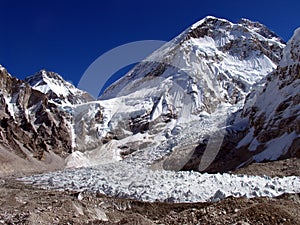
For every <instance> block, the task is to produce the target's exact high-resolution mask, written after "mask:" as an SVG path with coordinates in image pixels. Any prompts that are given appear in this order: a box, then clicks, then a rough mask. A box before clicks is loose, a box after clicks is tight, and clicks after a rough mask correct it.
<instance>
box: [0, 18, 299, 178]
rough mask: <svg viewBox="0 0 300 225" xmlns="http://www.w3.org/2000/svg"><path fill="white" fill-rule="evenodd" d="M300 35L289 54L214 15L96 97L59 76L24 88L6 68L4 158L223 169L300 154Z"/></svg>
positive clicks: (278, 43) (271, 36)
mask: <svg viewBox="0 0 300 225" xmlns="http://www.w3.org/2000/svg"><path fill="white" fill-rule="evenodd" d="M298 33H299V32H295V35H294V37H293V38H292V39H291V40H290V41H289V42H288V44H287V46H286V47H285V43H284V42H283V40H281V39H280V37H278V36H277V35H276V34H275V33H274V32H272V31H270V30H269V29H268V28H267V27H265V26H264V25H262V24H260V23H258V22H252V21H250V20H247V19H242V20H241V21H240V22H238V23H232V22H229V21H227V20H224V19H219V18H215V17H211V16H208V17H206V18H204V19H202V20H201V21H199V22H197V23H195V24H194V25H192V26H191V27H189V28H187V29H186V30H185V31H184V32H183V33H181V34H180V35H179V36H177V37H176V38H174V39H173V40H171V41H170V42H168V43H167V44H165V45H164V46H162V47H161V48H160V49H158V50H156V51H155V52H154V53H152V54H151V55H150V56H148V57H147V58H146V59H145V60H143V61H142V62H141V63H139V64H138V65H136V66H135V67H134V68H133V69H132V70H131V71H130V72H129V73H127V74H126V75H125V76H124V77H122V78H121V79H119V80H118V81H116V82H115V83H113V84H112V85H111V86H110V87H108V88H107V89H106V91H105V92H104V93H103V95H102V96H100V98H99V100H93V99H92V98H91V97H90V96H89V94H87V93H86V92H83V91H81V90H79V89H77V88H75V87H74V86H73V85H72V84H70V83H68V82H66V81H64V80H63V78H62V77H61V76H60V75H58V74H56V73H53V72H47V71H45V70H42V71H40V72H38V73H37V74H35V75H33V76H30V77H28V78H26V79H25V81H20V80H18V79H16V78H12V77H11V76H10V75H9V74H8V73H7V72H6V70H5V69H4V68H3V67H1V71H0V74H1V76H2V79H1V81H0V82H1V83H0V88H1V89H0V91H1V94H0V100H1V102H2V103H3V104H2V105H1V108H0V113H1V114H0V115H1V133H0V134H1V135H0V146H1V147H0V149H1V152H2V155H3V158H9V159H11V160H10V161H11V163H10V164H9V163H8V165H11V166H10V167H13V165H14V164H13V163H12V161H13V160H12V159H16V158H18V160H19V158H20V160H21V161H22V163H24V162H25V161H26V160H27V161H28V158H30V157H31V158H34V162H35V164H36V165H37V166H39V165H40V164H39V163H41V164H43V165H44V164H47V163H48V164H49V162H52V164H53V162H59V163H57V164H53V165H52V164H51V163H50V164H51V166H52V168H55V167H58V164H59V166H60V167H65V166H66V167H81V166H93V165H98V164H107V163H110V162H116V163H118V161H120V160H122V161H124V162H126V163H127V162H130V163H136V164H139V165H145V166H146V165H147V166H149V167H151V168H155V169H163V170H175V171H178V170H191V169H192V170H199V171H209V172H219V171H228V170H231V169H234V168H236V167H240V166H244V165H247V164H248V163H250V162H252V161H264V160H276V159H278V158H281V157H292V156H299V147H297V146H299V144H297V143H299V126H298V125H299V124H298V123H299V101H298V100H299V99H298V98H299V96H298V95H299V94H298V93H297V90H299V84H298V83H299V82H298V81H299V76H298V75H299V37H298V36H299V34H298ZM278 65H279V66H278ZM297 88H298V89H297ZM272 96H278V99H277V101H276V102H274V101H273V99H272ZM295 122H296V125H295V124H294V123H295ZM23 139H24V140H23ZM34 140H37V141H34ZM278 143H284V144H283V145H279V144H278ZM285 143H286V144H285ZM15 146H18V147H17V148H16V147H15ZM275 146H276V147H275ZM65 158H66V159H65ZM29 164H30V163H29Z"/></svg>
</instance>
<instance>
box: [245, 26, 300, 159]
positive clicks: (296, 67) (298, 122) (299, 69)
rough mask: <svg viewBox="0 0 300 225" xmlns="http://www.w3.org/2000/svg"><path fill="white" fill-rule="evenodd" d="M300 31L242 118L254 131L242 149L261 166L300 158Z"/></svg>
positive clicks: (297, 31)
mask: <svg viewBox="0 0 300 225" xmlns="http://www.w3.org/2000/svg"><path fill="white" fill-rule="evenodd" d="M299 90H300V29H297V30H296V31H295V33H294V35H293V37H292V38H291V39H290V40H289V42H288V43H287V46H286V48H285V49H284V50H283V55H282V60H281V61H280V63H279V66H278V68H277V69H276V70H275V71H274V72H273V73H271V74H270V75H269V76H268V77H267V83H266V85H265V86H264V87H263V88H262V90H259V91H257V93H255V98H256V99H255V101H253V99H252V100H251V101H252V102H254V104H247V102H246V106H245V108H244V109H243V113H242V117H244V118H248V119H249V124H250V129H249V133H248V134H247V136H246V137H245V138H244V139H243V140H242V141H241V142H240V144H239V146H244V147H245V146H247V148H248V149H249V150H250V151H252V152H254V153H255V156H254V157H253V159H254V160H255V161H257V162H260V161H264V160H277V159H279V158H286V157H291V156H297V157H299V156H300V147H299V146H300V145H299V144H300V93H299Z"/></svg>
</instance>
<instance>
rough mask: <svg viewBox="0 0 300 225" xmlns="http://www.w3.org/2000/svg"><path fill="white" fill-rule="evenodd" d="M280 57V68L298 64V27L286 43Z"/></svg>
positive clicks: (299, 45)
mask: <svg viewBox="0 0 300 225" xmlns="http://www.w3.org/2000/svg"><path fill="white" fill-rule="evenodd" d="M282 55H283V56H282V59H281V61H280V63H279V65H280V67H286V66H290V65H293V64H297V63H300V27H299V28H298V29H296V30H295V32H294V35H293V36H292V38H291V39H290V40H289V41H288V43H287V46H286V48H284V50H283V53H282ZM293 55H294V56H295V58H294V57H293Z"/></svg>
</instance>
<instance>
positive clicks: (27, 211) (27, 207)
mask: <svg viewBox="0 0 300 225" xmlns="http://www.w3.org/2000/svg"><path fill="white" fill-rule="evenodd" d="M299 165H300V160H299V159H289V160H282V161H278V162H274V163H262V164H252V165H250V166H248V167H246V168H243V169H240V170H237V171H235V172H234V173H246V174H251V175H262V174H265V175H269V176H287V175H299ZM0 224H244V225H246V224H272V225H273V224H300V194H284V195H282V196H279V197H277V198H252V199H247V198H232V197H229V198H226V199H224V200H222V201H219V202H216V203H186V204H171V203H145V202H140V201H134V200H128V199H116V198H109V197H106V196H103V195H101V194H92V193H78V192H69V191H64V192H60V191H54V190H41V189H38V188H36V187H32V186H30V185H24V184H23V183H19V182H17V181H16V180H15V178H14V177H5V178H2V179H0Z"/></svg>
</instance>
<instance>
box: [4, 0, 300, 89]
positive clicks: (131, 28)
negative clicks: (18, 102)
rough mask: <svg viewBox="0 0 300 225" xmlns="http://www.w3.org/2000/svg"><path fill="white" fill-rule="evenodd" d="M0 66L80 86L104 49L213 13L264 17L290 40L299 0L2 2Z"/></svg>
mask: <svg viewBox="0 0 300 225" xmlns="http://www.w3.org/2000/svg"><path fill="white" fill-rule="evenodd" d="M0 8H1V12H0V29H1V30H0V32H1V35H0V43H1V50H0V64H2V65H3V66H5V67H6V68H7V69H8V71H9V72H10V73H11V74H12V75H14V76H17V77H19V78H24V77H25V76H28V75H31V74H34V73H35V72H37V71H39V70H40V69H43V68H44V69H47V70H51V71H55V72H58V73H59V74H61V75H62V76H63V77H64V78H65V79H66V80H71V81H73V83H74V84H76V85H77V83H78V81H79V79H80V77H81V76H82V74H83V73H84V71H85V70H86V69H87V67H88V66H89V65H90V64H91V63H92V62H93V61H94V60H95V59H96V58H97V57H99V56H100V55H101V54H103V53H104V52H106V51H108V50H110V49H112V48H114V47H117V46H118V45H121V44H125V43H128V42H132V41H138V40H149V39H152V40H164V41H167V40H170V39H172V38H173V37H175V36H176V35H178V34H179V33H180V32H182V31H183V30H184V29H186V28H187V27H188V26H190V25H191V24H193V23H194V22H196V21H198V20H200V19H202V18H203V17H205V16H207V15H213V16H216V17H221V18H225V19H228V20H230V21H232V22H237V21H238V20H239V19H240V18H242V17H244V18H248V19H251V20H255V21H259V22H261V23H263V24H265V25H267V26H268V27H269V28H270V29H271V30H273V31H275V32H276V33H277V34H278V35H280V36H281V37H282V38H283V39H284V40H288V39H289V38H290V37H291V35H292V33H293V31H294V29H295V28H297V27H298V26H300V13H299V12H300V2H298V1H295V0H293V1H292V0H285V1H276V0H273V1H265V0H252V1H225V0H223V1H219V0H205V1H201V0H185V1H184V0H172V1H171V0H152V1H147V0H139V1H137V0H131V1H129V0H127V1H124V0H123V1H122V0H119V1H117V0H108V1H101V0H98V1H90V0H85V1H71V0H69V1H68V0H61V1H55V0H51V1H47V0H46V1H41V0H39V1H30V0H29V1H14V0H0Z"/></svg>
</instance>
